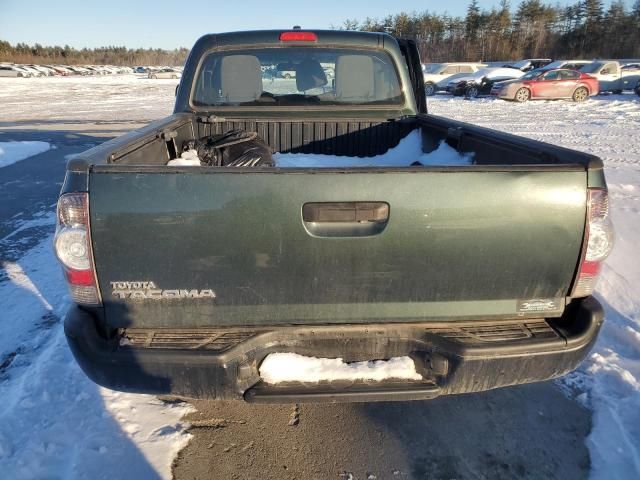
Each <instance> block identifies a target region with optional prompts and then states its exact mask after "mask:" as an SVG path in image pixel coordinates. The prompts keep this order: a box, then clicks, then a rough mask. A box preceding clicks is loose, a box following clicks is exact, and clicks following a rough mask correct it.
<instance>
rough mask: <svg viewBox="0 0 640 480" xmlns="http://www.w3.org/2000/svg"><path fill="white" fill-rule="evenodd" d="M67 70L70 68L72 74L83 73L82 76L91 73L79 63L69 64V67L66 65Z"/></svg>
mask: <svg viewBox="0 0 640 480" xmlns="http://www.w3.org/2000/svg"><path fill="white" fill-rule="evenodd" d="M65 68H66V69H67V70H69V71H70V72H71V74H72V75H82V76H86V75H89V71H88V70H86V69H84V68H82V67H79V66H77V65H69V66H68V67H65Z"/></svg>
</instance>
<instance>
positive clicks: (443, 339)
mask: <svg viewBox="0 0 640 480" xmlns="http://www.w3.org/2000/svg"><path fill="white" fill-rule="evenodd" d="M602 321H603V311H602V307H601V306H600V304H599V303H598V302H597V301H596V300H595V299H594V298H593V297H588V298H585V299H580V300H574V302H573V303H572V304H571V305H570V306H569V307H568V308H567V310H566V311H565V315H564V316H563V317H562V318H559V319H549V320H544V319H527V320H523V319H520V320H517V319H516V320H512V321H509V322H480V323H478V322H474V323H472V322H466V323H464V324H462V323H455V324H454V323H451V322H449V323H446V322H441V323H438V324H434V323H420V324H401V325H398V324H375V325H373V324H372V325H343V326H336V325H330V326H314V327H277V328H271V327H265V328H264V329H262V330H255V329H253V330H242V329H235V330H233V331H232V330H230V329H226V330H225V329H216V330H214V329H210V331H207V332H205V333H206V335H204V338H205V341H202V338H203V335H202V332H203V330H202V329H201V330H198V331H193V330H191V331H186V330H170V331H168V330H166V329H165V330H164V331H162V330H161V329H158V330H156V331H150V330H144V331H141V330H138V331H136V330H131V332H130V333H129V332H127V331H125V332H124V336H123V337H118V338H113V339H105V338H103V337H102V336H101V335H100V334H99V331H98V329H97V328H96V322H95V320H94V319H93V318H92V316H91V315H90V314H89V313H88V312H86V311H84V310H81V309H79V308H78V307H73V308H72V309H71V310H70V311H69V312H68V314H67V316H66V319H65V334H66V336H67V340H68V342H69V345H70V347H71V350H72V352H73V354H74V356H75V358H76V360H77V361H78V363H79V364H80V366H81V368H82V369H83V371H84V372H85V373H86V374H87V376H88V377H89V378H91V379H92V380H93V381H94V382H96V383H98V384H100V385H102V386H105V387H107V388H111V389H114V390H121V391H128V392H136V393H153V394H167V395H178V396H184V397H193V398H211V399H225V400H229V399H244V400H247V401H253V402H269V403H289V402H303V401H333V402H335V401H374V400H417V399H428V398H434V397H436V396H439V395H447V394H456V393H468V392H478V391H483V390H489V389H493V388H499V387H504V386H508V385H516V384H521V383H530V382H536V381H542V380H548V379H551V378H556V377H559V376H562V375H564V374H566V373H568V372H570V371H571V370H573V369H575V368H576V367H577V366H578V365H579V364H580V362H581V361H582V360H583V359H584V358H585V356H586V355H587V354H588V352H589V350H590V349H591V347H592V346H593V344H594V342H595V340H596V337H597V334H598V332H599V330H600V326H601V324H602ZM181 332H182V333H181ZM194 332H195V333H194ZM209 334H210V335H209ZM180 335H183V338H182V337H180ZM194 335H195V337H194ZM207 336H210V340H206V338H208V337H207ZM192 337H193V338H196V337H197V339H196V340H194V342H193V343H191V344H190V343H189V342H188V339H189V338H192ZM154 338H155V339H154ZM176 338H178V340H177V341H178V342H183V343H182V345H183V346H182V347H176V345H175V344H172V343H171V342H172V341H174V343H175V341H176V340H175V339H176ZM141 339H142V340H141ZM145 339H146V340H145ZM167 339H169V340H167ZM171 339H173V340H171ZM132 342H133V344H132ZM167 342H168V343H167ZM185 342H186V343H185ZM272 352H295V353H299V354H302V355H308V356H316V357H330V358H334V357H342V358H344V360H345V361H360V360H371V359H383V358H390V357H393V356H402V355H410V356H411V357H412V358H413V359H414V361H415V364H416V368H417V369H418V371H419V372H420V373H421V374H422V375H423V377H424V381H421V382H396V381H388V382H374V383H367V382H355V383H348V384H340V383H336V382H331V383H324V384H303V383H297V384H291V385H278V386H271V385H267V384H264V383H263V382H261V380H260V377H259V373H258V366H259V365H260V363H261V361H262V360H263V359H264V357H265V356H266V355H268V354H269V353H272Z"/></svg>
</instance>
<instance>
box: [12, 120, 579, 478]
mask: <svg viewBox="0 0 640 480" xmlns="http://www.w3.org/2000/svg"><path fill="white" fill-rule="evenodd" d="M137 126H138V125H133V124H132V125H119V126H118V127H117V129H115V130H126V129H129V128H135V127H137ZM112 127H113V126H109V125H104V126H101V125H97V124H92V125H84V126H74V127H73V128H70V127H68V126H65V127H64V128H61V127H60V126H55V125H53V126H52V125H46V126H38V127H36V128H28V127H26V126H25V128H11V129H3V128H2V126H1V125H0V141H10V140H41V141H48V142H50V143H52V145H54V146H55V147H56V148H55V149H54V150H50V151H49V152H45V153H43V154H41V155H37V156H34V157H31V158H29V159H26V160H23V161H21V162H18V163H16V164H14V165H11V166H8V167H5V168H2V169H0V192H1V200H2V201H1V202H0V259H7V260H14V259H17V258H19V257H20V256H21V255H22V254H24V253H25V252H26V251H28V250H29V249H30V248H31V247H32V246H34V245H36V244H37V243H39V241H41V240H42V238H44V237H45V236H46V235H48V234H49V233H51V232H50V230H51V227H34V228H31V229H26V230H24V231H22V232H20V233H19V234H16V235H15V236H12V237H11V239H10V241H4V240H3V239H4V238H5V237H6V236H7V235H9V234H10V233H11V232H12V231H13V230H15V228H16V225H17V224H18V223H19V222H28V221H29V220H30V219H33V218H36V217H37V216H38V215H42V214H43V213H47V212H53V211H55V202H56V200H57V196H58V192H59V190H60V186H61V184H62V181H63V175H64V165H65V161H66V160H65V156H66V155H70V154H73V153H78V152H81V151H83V150H85V149H87V148H89V147H91V146H93V145H96V144H98V143H100V142H102V141H104V140H106V139H107V138H109V137H111V136H114V135H115V134H116V133H117V132H116V131H114V129H113V128H112ZM1 281H2V279H0V282H1ZM194 405H195V407H196V408H197V412H195V413H193V414H191V415H190V416H189V417H188V418H187V420H189V421H191V422H192V425H193V426H192V428H191V433H192V434H193V439H192V441H191V442H190V444H189V445H188V446H187V447H186V448H185V449H184V450H183V451H182V452H181V453H180V454H179V456H178V458H177V459H176V460H175V462H174V466H173V472H174V478H176V479H178V480H183V479H184V480H186V479H225V480H228V479H251V480H253V479H256V480H258V479H278V480H280V479H304V480H307V479H321V480H324V479H339V480H340V479H345V480H383V479H391V480H394V479H514V478H525V479H538V478H558V479H574V478H586V477H587V476H588V472H589V467H590V463H589V455H588V451H587V448H586V446H585V443H584V440H585V437H586V436H587V435H588V434H589V431H590V428H591V415H590V412H589V411H587V410H585V409H584V408H583V407H582V406H580V404H578V403H577V402H575V401H573V400H570V399H568V398H567V397H565V396H564V395H563V394H562V393H561V392H560V390H559V389H558V388H557V387H556V386H555V385H554V384H553V383H552V382H545V383H541V384H535V385H525V386H519V387H512V388H507V389H502V390H496V391H492V392H486V393H481V394H473V395H464V396H454V397H442V398H438V399H436V400H431V401H425V402H397V403H374V404H347V405H344V404H341V405H311V404H303V405H300V406H294V405H280V406H256V405H249V404H244V403H240V402H237V403H235V402H233V403H223V402H210V401H198V402H195V403H194ZM114 461H117V459H114Z"/></svg>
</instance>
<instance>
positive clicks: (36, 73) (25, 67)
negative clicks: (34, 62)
mask: <svg viewBox="0 0 640 480" xmlns="http://www.w3.org/2000/svg"><path fill="white" fill-rule="evenodd" d="M19 67H20V68H22V69H23V70H27V71H28V72H31V76H32V77H44V76H45V75H46V74H45V73H44V72H41V71H40V70H38V69H37V68H33V67H30V66H29V65H19Z"/></svg>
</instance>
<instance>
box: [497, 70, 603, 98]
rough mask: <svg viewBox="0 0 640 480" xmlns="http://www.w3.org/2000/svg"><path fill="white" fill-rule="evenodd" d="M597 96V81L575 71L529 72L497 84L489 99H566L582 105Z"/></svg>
mask: <svg viewBox="0 0 640 480" xmlns="http://www.w3.org/2000/svg"><path fill="white" fill-rule="evenodd" d="M597 94H598V80H597V79H596V78H594V77H592V76H591V75H587V74H586V73H584V72H579V71H577V70H567V69H562V68H561V69H551V70H547V69H542V70H533V71H531V72H529V73H527V74H526V75H524V76H523V77H522V78H520V79H518V80H512V81H508V82H500V83H497V84H495V85H494V86H493V88H492V90H491V95H494V96H496V97H498V98H502V99H504V100H515V101H516V102H526V101H528V100H553V99H563V98H567V99H568V98H570V99H572V100H573V101H574V102H584V101H585V100H587V99H588V98H589V97H591V96H594V95H597Z"/></svg>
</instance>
